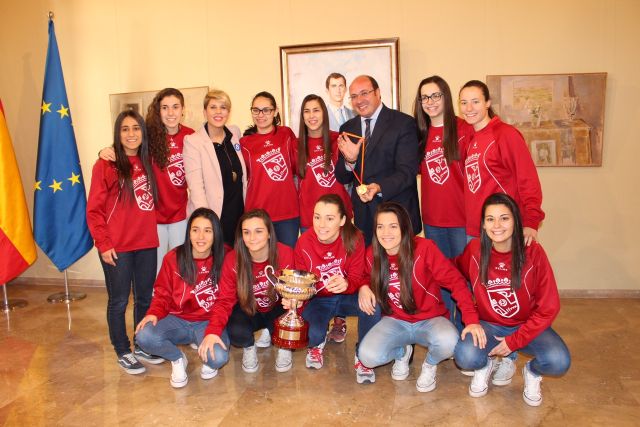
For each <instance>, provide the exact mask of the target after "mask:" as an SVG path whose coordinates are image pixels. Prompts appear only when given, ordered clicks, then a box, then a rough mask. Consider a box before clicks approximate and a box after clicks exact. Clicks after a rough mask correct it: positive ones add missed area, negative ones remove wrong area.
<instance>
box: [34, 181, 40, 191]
mask: <svg viewBox="0 0 640 427" xmlns="http://www.w3.org/2000/svg"><path fill="white" fill-rule="evenodd" d="M40 184H42V181H36V183H35V184H33V190H34V191H35V190H42V188H40Z"/></svg>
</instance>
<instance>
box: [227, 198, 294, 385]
mask: <svg viewBox="0 0 640 427" xmlns="http://www.w3.org/2000/svg"><path fill="white" fill-rule="evenodd" d="M234 246H235V248H234V250H233V251H231V252H229V254H227V256H226V258H225V261H224V264H223V266H222V279H221V280H222V286H223V287H235V286H236V283H237V296H238V303H237V304H236V305H235V306H234V307H233V311H232V312H231V316H230V317H229V323H228V326H227V329H228V331H229V338H230V339H231V344H232V345H234V346H237V347H242V349H243V356H242V369H243V370H244V371H245V372H249V373H251V372H256V371H257V370H258V354H257V351H256V345H255V341H254V338H253V333H254V332H255V331H257V330H259V329H263V328H266V329H267V330H268V331H269V332H270V333H271V332H273V322H274V321H275V319H276V318H277V317H278V316H280V315H281V314H283V313H284V309H283V308H282V305H281V304H279V303H278V295H277V294H276V292H275V289H274V288H273V286H271V285H270V284H269V281H268V280H267V277H266V276H265V273H264V269H265V267H266V266H267V265H271V266H273V267H274V268H275V269H276V270H278V269H283V268H293V249H291V248H290V247H289V246H287V245H285V244H283V243H279V242H278V241H277V240H276V232H275V229H274V227H273V223H272V222H271V218H269V214H267V212H266V211H265V210H263V209H253V210H251V211H249V212H245V213H244V215H242V216H241V217H240V219H239V220H238V226H237V228H236V236H235V245H234ZM291 366H292V361H291V350H286V349H282V348H281V349H278V356H277V357H276V371H278V372H286V371H288V370H289V369H291Z"/></svg>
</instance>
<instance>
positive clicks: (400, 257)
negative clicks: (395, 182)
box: [358, 202, 486, 392]
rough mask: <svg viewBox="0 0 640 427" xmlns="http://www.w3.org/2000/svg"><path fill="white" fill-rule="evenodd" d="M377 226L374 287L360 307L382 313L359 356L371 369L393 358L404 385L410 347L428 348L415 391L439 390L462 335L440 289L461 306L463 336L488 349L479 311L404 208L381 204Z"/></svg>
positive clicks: (371, 257)
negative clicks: (440, 371) (442, 366)
mask: <svg viewBox="0 0 640 427" xmlns="http://www.w3.org/2000/svg"><path fill="white" fill-rule="evenodd" d="M374 227H375V228H374V232H375V233H374V236H373V240H372V242H371V246H370V247H369V250H368V251H367V263H368V266H369V268H370V270H371V285H370V286H371V288H370V289H369V287H367V286H363V288H362V290H361V298H360V306H361V307H362V309H363V310H364V311H366V312H369V313H371V312H373V310H374V307H375V306H376V305H379V306H380V307H381V309H382V313H383V314H384V315H383V317H382V320H380V322H378V324H376V325H375V326H374V327H373V328H371V331H369V333H368V334H367V336H365V337H364V340H363V341H362V343H361V344H360V348H359V349H358V356H359V358H360V360H361V361H362V363H363V364H364V365H365V366H369V367H371V368H374V367H376V366H380V365H384V364H386V363H388V362H390V361H392V360H395V363H394V364H393V367H392V369H391V377H392V378H393V379H394V380H398V381H401V380H404V379H406V378H407V377H408V376H409V359H410V358H411V353H412V351H413V348H412V345H413V344H419V345H422V346H424V347H428V349H429V351H428V352H427V357H426V358H425V360H424V362H423V363H422V372H421V374H420V376H419V377H418V380H417V382H416V388H417V389H418V391H420V392H428V391H431V390H433V389H435V388H436V370H437V366H438V363H440V362H441V361H443V360H445V359H448V358H450V357H451V356H452V355H453V351H454V349H455V347H456V344H457V343H458V331H457V329H456V327H455V326H454V325H453V323H451V321H449V313H448V312H447V308H446V307H445V305H444V302H443V299H442V294H441V292H440V286H444V287H445V288H446V289H448V290H450V291H451V294H452V295H453V298H454V299H455V300H456V301H457V302H458V308H459V309H460V312H461V313H462V321H463V322H464V324H465V325H466V327H465V328H464V329H463V331H462V334H463V335H467V334H468V335H469V337H470V338H472V339H473V342H476V343H479V344H480V345H484V343H485V341H486V338H485V335H484V332H483V330H482V327H480V325H479V323H478V313H477V311H476V309H475V307H474V304H473V300H472V297H471V293H470V292H469V289H468V288H467V285H466V283H465V280H464V278H463V277H462V276H461V275H460V273H459V272H458V271H457V270H456V269H455V267H454V266H453V264H452V263H451V262H450V261H449V260H448V259H447V258H445V256H444V255H443V254H442V253H441V252H440V250H439V249H438V248H437V246H436V245H435V243H434V242H433V241H431V240H427V239H424V238H422V237H414V235H413V231H412V230H413V228H412V226H411V219H410V218H409V214H408V213H407V211H406V210H405V209H404V207H402V206H401V205H400V204H398V203H394V202H386V203H383V204H381V205H380V206H379V207H378V210H377V212H376V216H375V220H374Z"/></svg>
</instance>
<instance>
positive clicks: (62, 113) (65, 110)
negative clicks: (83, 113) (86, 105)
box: [56, 104, 69, 119]
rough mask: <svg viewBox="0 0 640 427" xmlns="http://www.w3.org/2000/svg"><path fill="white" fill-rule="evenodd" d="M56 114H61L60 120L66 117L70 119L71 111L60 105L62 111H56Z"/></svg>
mask: <svg viewBox="0 0 640 427" xmlns="http://www.w3.org/2000/svg"><path fill="white" fill-rule="evenodd" d="M56 113H60V118H61V119H62V118H64V116H67V117H69V109H68V108H66V107H65V106H64V105H62V104H60V109H59V110H56Z"/></svg>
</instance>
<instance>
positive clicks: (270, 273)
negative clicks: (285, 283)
mask: <svg viewBox="0 0 640 427" xmlns="http://www.w3.org/2000/svg"><path fill="white" fill-rule="evenodd" d="M264 275H265V277H266V278H267V281H268V282H269V284H271V286H273V287H275V286H276V283H277V280H278V279H277V278H276V271H275V269H274V268H273V266H272V265H267V266H266V267H265V268H264ZM271 277H273V279H271Z"/></svg>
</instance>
